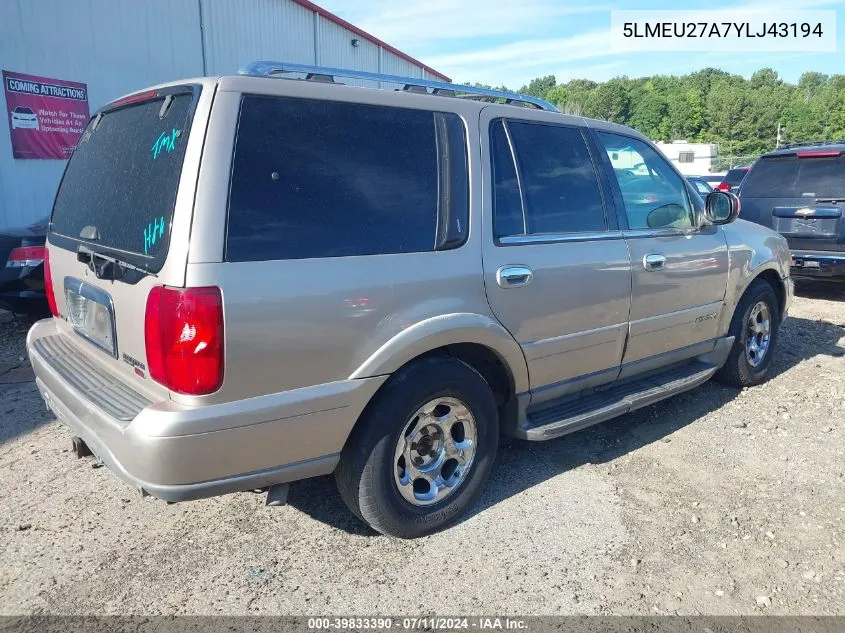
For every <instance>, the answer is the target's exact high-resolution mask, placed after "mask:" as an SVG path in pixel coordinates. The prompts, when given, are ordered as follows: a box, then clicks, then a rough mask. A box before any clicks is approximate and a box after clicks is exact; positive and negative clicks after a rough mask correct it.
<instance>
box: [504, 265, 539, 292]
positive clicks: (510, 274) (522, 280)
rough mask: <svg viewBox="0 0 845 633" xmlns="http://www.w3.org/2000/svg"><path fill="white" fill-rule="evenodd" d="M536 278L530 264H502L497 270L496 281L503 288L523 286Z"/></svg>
mask: <svg viewBox="0 0 845 633" xmlns="http://www.w3.org/2000/svg"><path fill="white" fill-rule="evenodd" d="M532 279H534V271H533V270H531V269H530V268H529V267H528V266H502V267H501V268H499V270H497V271H496V283H497V284H499V286H501V287H502V288H521V287H522V286H527V285H528V284H530V283H531V280H532Z"/></svg>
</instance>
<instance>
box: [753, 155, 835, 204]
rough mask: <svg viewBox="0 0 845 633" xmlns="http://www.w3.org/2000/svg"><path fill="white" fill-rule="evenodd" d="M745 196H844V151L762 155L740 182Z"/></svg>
mask: <svg viewBox="0 0 845 633" xmlns="http://www.w3.org/2000/svg"><path fill="white" fill-rule="evenodd" d="M742 196H743V197H747V198H803V197H807V198H842V197H845V155H843V154H839V155H838V156H823V157H799V156H797V155H795V154H787V155H782V156H765V157H763V158H761V159H760V160H759V161H757V164H756V165H754V167H753V168H752V169H751V171H750V172H749V174H748V177H747V178H746V179H745V182H744V183H743V185H742Z"/></svg>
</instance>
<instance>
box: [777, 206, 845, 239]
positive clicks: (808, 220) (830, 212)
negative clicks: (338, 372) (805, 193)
mask: <svg viewBox="0 0 845 633" xmlns="http://www.w3.org/2000/svg"><path fill="white" fill-rule="evenodd" d="M772 215H773V220H774V223H773V226H772V228H773V229H774V230H775V231H777V232H778V233H781V234H782V235H787V236H789V237H809V238H813V237H822V238H832V237H836V236H837V235H838V234H839V221H840V219H841V216H842V212H841V211H840V210H839V209H838V208H823V207H801V208H789V207H776V208H775V209H774V211H773V213H772Z"/></svg>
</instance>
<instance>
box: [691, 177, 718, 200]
mask: <svg viewBox="0 0 845 633" xmlns="http://www.w3.org/2000/svg"><path fill="white" fill-rule="evenodd" d="M687 181H688V182H689V183H690V184H691V185H692V186H693V187H694V188H695V190H696V191H697V192H698V193H700V194H701V196H702V197H703V196H706V195H707V194H708V193H710V192H711V191H713V187H711V186H710V183H708V182H707V181H706V180H705V179H704V178H702V177H700V176H687Z"/></svg>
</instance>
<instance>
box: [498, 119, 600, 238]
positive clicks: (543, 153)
mask: <svg viewBox="0 0 845 633" xmlns="http://www.w3.org/2000/svg"><path fill="white" fill-rule="evenodd" d="M490 140H491V151H492V153H493V157H492V161H493V171H494V187H495V189H496V191H495V196H494V200H495V210H494V230H495V234H496V237H506V236H508V235H522V234H541V233H579V232H590V231H604V230H605V229H606V224H605V216H604V205H603V203H602V197H601V192H600V190H599V182H598V176H597V174H596V170H595V167H594V166H593V161H592V158H591V157H590V152H589V150H588V149H587V144H586V142H585V140H584V137H583V135H582V134H581V131H580V130H579V129H577V128H570V127H564V126H558V125H543V124H538V123H527V122H524V121H507V122H502V121H497V122H495V123H494V125H493V127H492V128H491V139H490ZM506 141H509V143H507V144H506ZM509 146H512V147H513V151H514V154H515V156H516V165H517V167H516V169H517V172H516V173H513V172H511V167H510V166H508V165H507V161H508V160H511V159H510V156H509V154H510V150H509ZM504 152H508V154H506V155H505V156H503V155H502V154H503V153H504ZM517 174H518V175H517ZM515 181H516V182H518V184H519V187H520V189H521V192H522V198H521V201H520V202H521V204H522V209H521V210H522V212H523V214H524V217H523V218H518V217H516V213H515V210H514V207H515V205H516V198H515V197H514V195H513V191H514V189H513V186H514V182H515ZM520 189H518V191H519V190H520ZM520 220H522V221H520Z"/></svg>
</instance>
